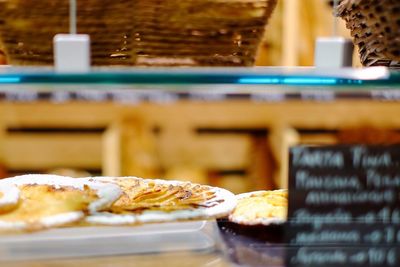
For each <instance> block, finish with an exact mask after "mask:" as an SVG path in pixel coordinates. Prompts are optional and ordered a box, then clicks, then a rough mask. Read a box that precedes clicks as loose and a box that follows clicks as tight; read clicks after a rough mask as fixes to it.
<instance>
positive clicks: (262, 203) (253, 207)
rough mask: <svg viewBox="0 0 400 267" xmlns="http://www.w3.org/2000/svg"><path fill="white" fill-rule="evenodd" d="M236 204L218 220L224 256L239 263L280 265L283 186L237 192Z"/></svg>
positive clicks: (284, 201) (284, 209)
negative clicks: (224, 248) (277, 188)
mask: <svg viewBox="0 0 400 267" xmlns="http://www.w3.org/2000/svg"><path fill="white" fill-rule="evenodd" d="M237 200H238V203H237V206H236V208H235V209H234V210H233V212H232V213H231V214H230V215H229V216H228V217H226V218H224V219H220V220H218V226H219V229H220V232H221V237H222V239H223V241H224V243H225V245H226V250H225V251H226V253H227V254H228V257H229V258H230V259H231V260H232V261H234V262H235V263H237V264H239V265H246V266H284V258H285V256H284V255H285V246H284V230H285V222H286V220H287V207H288V192H287V190H274V191H256V192H250V193H244V194H240V195H237Z"/></svg>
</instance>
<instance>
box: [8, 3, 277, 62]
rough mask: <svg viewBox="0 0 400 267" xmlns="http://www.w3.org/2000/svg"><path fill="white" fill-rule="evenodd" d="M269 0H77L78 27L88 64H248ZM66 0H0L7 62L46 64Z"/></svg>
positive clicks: (64, 24) (63, 25)
mask: <svg viewBox="0 0 400 267" xmlns="http://www.w3.org/2000/svg"><path fill="white" fill-rule="evenodd" d="M275 5H276V0H185V1H182V0H136V1H129V0H113V1H104V0H80V1H79V0H78V32H79V33H87V34H90V36H91V40H92V63H93V64H94V65H228V66H249V65H253V64H254V60H255V57H256V52H257V48H258V45H259V42H260V41H261V37H262V35H263V33H264V29H265V26H266V24H267V21H268V18H269V17H270V15H271V13H272V11H273V9H274V7H275ZM68 11H69V6H68V1H66V0H0V41H1V42H2V43H3V46H4V47H5V49H6V53H7V55H8V57H9V60H10V61H11V63H12V64H15V65H51V64H52V63H53V50H52V38H53V36H54V35H55V34H56V33H66V32H67V31H68V23H69V22H68Z"/></svg>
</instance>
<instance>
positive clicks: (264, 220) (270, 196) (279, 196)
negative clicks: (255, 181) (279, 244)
mask: <svg viewBox="0 0 400 267" xmlns="http://www.w3.org/2000/svg"><path fill="white" fill-rule="evenodd" d="M237 199H238V203H237V206H236V208H235V209H234V210H233V212H232V214H230V215H229V220H230V221H232V222H235V223H239V224H246V225H256V224H264V225H268V224H271V223H282V222H285V221H286V218H287V207H288V192H287V190H285V189H283V190H274V191H256V192H250V193H245V194H240V195H238V196H237Z"/></svg>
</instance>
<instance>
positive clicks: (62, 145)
mask: <svg viewBox="0 0 400 267" xmlns="http://www.w3.org/2000/svg"><path fill="white" fill-rule="evenodd" d="M1 149H2V161H3V164H4V165H6V166H7V167H8V168H10V169H14V170H18V169H22V170H49V169H52V168H60V167H69V168H87V169H100V168H101V134H80V135H66V134H57V135H54V134H6V135H3V140H2V147H1Z"/></svg>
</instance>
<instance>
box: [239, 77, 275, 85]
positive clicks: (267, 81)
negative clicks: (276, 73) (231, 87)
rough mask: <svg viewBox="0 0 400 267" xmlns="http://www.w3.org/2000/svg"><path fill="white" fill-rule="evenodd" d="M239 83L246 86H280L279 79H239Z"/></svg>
mask: <svg viewBox="0 0 400 267" xmlns="http://www.w3.org/2000/svg"><path fill="white" fill-rule="evenodd" d="M238 83H244V84H279V83H280V79H278V78H239V80H238Z"/></svg>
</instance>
